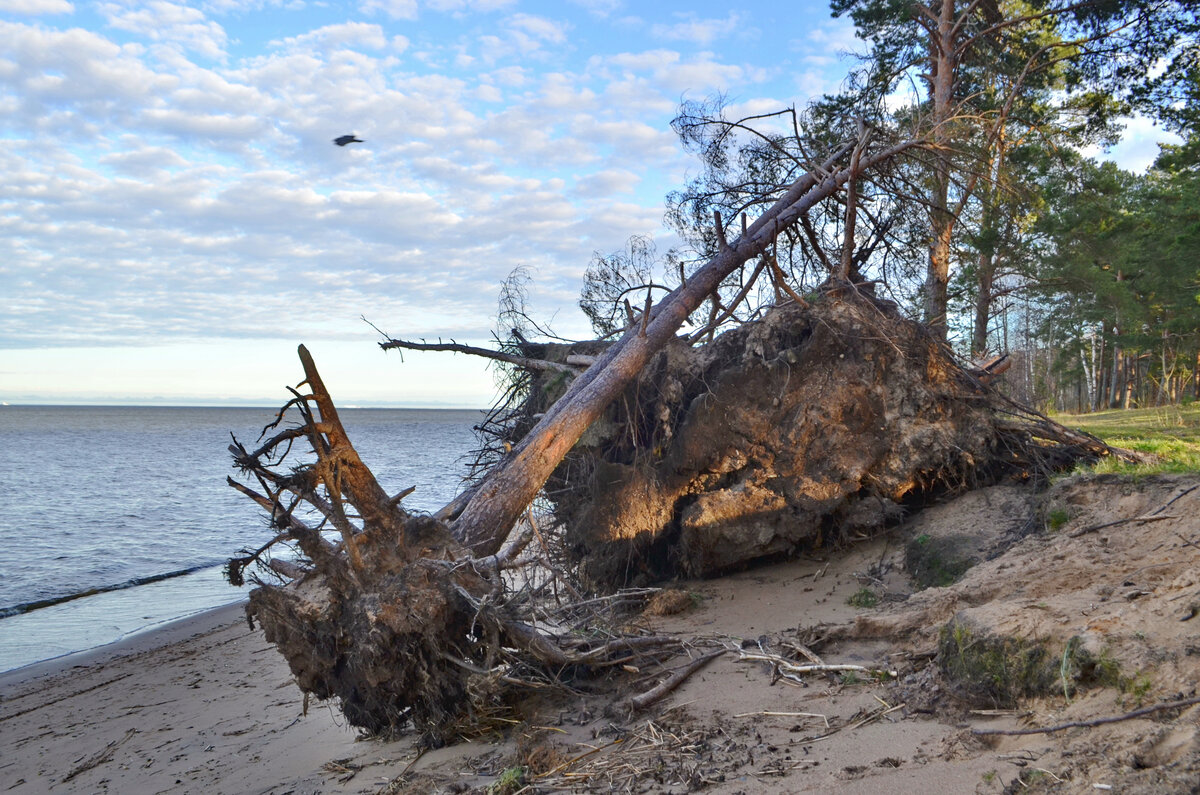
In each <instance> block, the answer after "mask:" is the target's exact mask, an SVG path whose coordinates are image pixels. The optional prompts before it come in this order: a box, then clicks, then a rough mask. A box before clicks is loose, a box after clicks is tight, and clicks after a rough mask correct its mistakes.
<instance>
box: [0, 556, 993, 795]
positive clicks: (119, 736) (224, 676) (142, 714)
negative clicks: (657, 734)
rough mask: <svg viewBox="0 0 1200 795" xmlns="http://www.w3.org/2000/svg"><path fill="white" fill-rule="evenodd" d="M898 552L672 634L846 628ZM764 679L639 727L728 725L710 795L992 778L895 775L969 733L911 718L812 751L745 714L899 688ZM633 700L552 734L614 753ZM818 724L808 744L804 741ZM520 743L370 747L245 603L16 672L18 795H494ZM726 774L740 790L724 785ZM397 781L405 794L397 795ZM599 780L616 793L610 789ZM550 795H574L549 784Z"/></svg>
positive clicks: (683, 729)
mask: <svg viewBox="0 0 1200 795" xmlns="http://www.w3.org/2000/svg"><path fill="white" fill-rule="evenodd" d="M883 549H884V547H881V546H880V545H878V544H875V545H868V546H864V547H862V548H861V549H860V550H858V551H856V552H854V553H853V554H851V555H849V556H847V557H846V558H844V559H842V560H841V561H840V562H839V564H838V565H837V566H836V567H830V566H829V565H827V564H825V563H822V562H821V561H815V560H807V561H793V562H790V563H787V564H782V565H777V566H771V567H767V568H764V569H759V570H755V571H751V572H746V573H744V574H740V575H735V576H731V577H726V578H722V579H720V580H713V581H708V582H703V583H695V584H694V586H695V588H696V589H697V590H696V591H694V592H695V593H702V594H703V599H704V602H705V604H706V606H705V607H703V608H701V609H699V610H695V611H691V612H689V613H688V614H686V615H681V616H668V617H664V618H661V619H660V620H661V621H662V622H663V623H664V624H665V625H666V626H668V627H669V629H671V630H672V631H679V632H682V633H686V634H691V635H713V634H714V633H715V634H718V635H723V634H726V633H730V632H733V631H735V630H736V631H737V632H738V633H740V634H747V633H748V634H751V635H757V634H759V633H764V634H765V633H771V632H778V631H781V630H786V629H787V628H788V627H794V626H795V625H796V623H797V621H798V620H799V619H800V618H801V616H802V615H803V616H806V617H807V619H809V620H811V619H821V620H830V621H836V620H845V619H848V618H850V617H852V616H853V614H854V613H855V609H854V608H853V607H850V606H849V605H848V604H847V601H846V600H847V597H848V596H849V595H850V594H852V593H853V592H854V590H856V589H857V588H859V587H860V586H859V584H858V581H857V580H856V579H855V578H854V577H853V576H851V575H850V574H849V572H850V571H851V570H853V569H854V568H856V567H858V568H861V567H863V566H865V565H868V564H869V563H870V562H871V559H872V558H874V557H877V556H878V555H879V554H880V552H881V551H882V550H883ZM798 584H799V585H798ZM872 651H878V650H877V649H866V648H859V649H858V650H857V652H855V653H851V654H850V657H852V658H853V659H852V660H851V659H847V660H846V661H853V662H860V663H870V662H871V660H870V659H868V656H869V655H870V653H871V652H872ZM864 655H868V656H864ZM760 667H761V666H758V665H753V664H747V663H745V662H738V661H737V660H736V658H735V657H734V656H733V655H727V656H726V657H725V658H722V659H719V660H717V661H715V662H714V663H712V664H711V665H710V666H708V667H707V668H706V669H705V670H704V671H703V672H702V673H700V674H698V675H697V676H696V677H694V678H693V679H692V680H691V681H689V682H688V683H685V685H684V686H683V687H682V688H681V689H680V690H679V691H678V693H677V694H675V695H674V696H673V697H672V698H671V699H669V700H668V701H666V702H664V704H663V705H662V706H663V707H664V708H665V714H663V715H661V716H660V715H654V713H650V714H643V715H640V716H635V717H633V718H631V719H630V720H629V721H628V722H627V724H625V725H624V726H623V728H622V731H624V730H629V731H631V732H633V733H635V734H636V733H637V732H638V731H640V730H644V729H645V727H646V726H647V725H653V726H654V727H655V730H658V729H663V730H665V731H668V732H672V733H674V734H675V735H678V736H687V735H688V734H689V733H693V732H696V731H706V732H707V731H708V730H709V728H710V727H711V726H712V725H714V724H723V725H724V728H723V729H722V731H723V732H725V733H726V734H728V736H729V737H730V738H731V741H730V742H729V743H728V744H727V751H728V753H719V754H716V755H715V756H713V757H712V758H710V759H707V760H705V761H704V764H705V765H706V767H707V769H708V770H709V773H710V774H711V775H709V776H708V778H710V779H712V781H711V783H708V784H706V785H705V786H704V789H705V791H708V792H728V793H736V792H793V791H799V790H810V791H822V790H823V789H824V788H827V787H829V786H831V785H832V786H837V788H838V790H839V791H841V792H873V791H881V790H878V789H876V788H877V787H878V786H879V785H880V781H879V779H878V777H876V776H870V777H869V779H870V780H867V781H854V780H853V779H855V778H863V776H862V775H861V774H858V773H855V771H857V770H858V768H859V767H864V768H865V767H868V766H869V767H870V768H872V769H869V770H868V771H867V772H868V773H870V772H873V771H879V772H881V773H884V772H886V773H887V774H889V775H888V776H887V778H888V781H889V782H890V784H889V786H891V787H899V789H891V790H889V791H904V789H905V788H907V787H910V786H915V784H914V781H915V780H916V779H915V778H914V777H920V778H921V780H922V781H923V784H922V787H923V788H924V789H926V790H927V791H928V792H930V793H936V792H947V793H949V792H956V791H961V790H960V787H961V785H962V784H963V778H962V777H963V776H965V775H969V776H972V777H974V778H976V779H977V778H978V776H979V775H980V774H981V773H982V772H983V771H984V769H985V768H984V767H983V766H980V765H984V764H985V763H980V765H975V766H969V765H968V766H964V765H962V764H958V763H956V764H952V765H938V764H923V765H921V766H920V767H919V768H918V767H915V766H913V765H911V764H910V765H906V766H905V768H906V769H904V770H898V769H895V768H891V767H887V765H889V764H890V761H884V762H883V763H882V766H881V764H880V760H892V759H897V760H898V759H900V758H904V759H908V758H910V757H912V756H913V755H914V754H916V755H918V756H919V755H922V754H924V755H926V756H930V757H931V761H933V759H935V758H936V757H937V756H938V753H937V751H938V749H939V748H940V747H941V745H943V744H944V743H945V738H946V736H947V735H948V734H955V733H958V732H957V730H955V729H954V728H953V727H949V726H944V725H942V724H939V723H937V722H933V721H921V722H916V723H914V722H912V721H899V720H898V719H899V718H901V717H902V716H901V715H899V714H897V715H894V716H889V717H888V718H886V719H884V720H881V721H879V722H878V723H877V724H876V725H874V726H867V727H864V729H863V730H861V731H857V732H854V733H853V734H850V733H847V734H846V735H843V736H842V737H840V738H839V740H838V741H837V742H825V743H821V746H822V747H820V748H816V749H815V750H814V749H812V748H810V749H809V750H807V751H805V750H801V746H800V745H799V741H800V740H801V739H803V738H804V737H805V736H806V735H811V734H821V733H823V732H822V730H821V726H822V725H823V724H822V723H820V722H817V723H813V722H811V721H802V720H797V719H794V718H776V717H764V716H756V715H748V716H745V717H738V718H734V717H732V716H734V715H741V714H743V713H754V712H759V711H777V712H778V711H785V712H786V711H802V712H814V713H822V714H827V715H829V717H830V718H831V719H832V720H834V721H835V724H836V722H843V723H844V722H846V721H848V720H850V719H852V718H853V717H854V716H856V715H859V714H865V712H870V711H872V710H875V711H877V709H878V707H879V702H878V701H877V700H876V699H875V695H874V694H876V693H877V694H884V691H883V690H882V689H878V690H877V689H876V688H874V687H861V686H859V687H850V688H845V687H842V686H840V685H833V686H830V685H829V684H828V683H824V684H822V683H821V682H820V681H818V682H817V683H816V685H815V686H814V687H812V688H804V689H796V688H789V687H784V686H782V685H773V684H772V682H771V681H770V676H769V673H767V672H764V671H763V670H759V668H760ZM617 695H618V694H615V693H614V694H607V693H604V692H600V693H599V694H593V695H592V696H590V697H581V698H580V699H578V700H576V701H573V702H572V701H568V702H567V703H565V704H563V703H559V704H557V705H554V706H552V707H551V708H550V709H549V710H548V712H547V714H545V715H544V719H542V720H539V721H536V723H538V724H541V725H545V726H547V727H548V730H547V732H548V733H549V737H550V738H551V739H552V740H553V741H554V742H555V743H556V746H557V747H558V748H561V749H569V752H570V753H577V752H579V751H586V750H587V749H589V748H599V747H606V746H609V745H610V744H611V743H612V740H613V737H614V734H613V732H614V731H615V730H616V725H615V724H614V721H613V719H612V718H611V717H608V716H605V715H604V707H605V706H606V705H607V703H609V702H610V701H612V700H615V698H616V697H617ZM651 719H653V721H654V722H653V724H647V721H649V720H651ZM618 722H619V721H618ZM801 723H803V724H804V727H803V728H804V731H802V732H798V731H797V727H798V726H799V725H800V724H801ZM810 730H811V731H810ZM518 733H519V732H514V733H510V734H507V735H503V734H495V735H492V736H490V737H486V738H484V739H480V740H475V741H470V742H466V741H464V742H461V743H457V744H454V745H451V746H449V747H446V748H442V749H438V750H435V751H429V752H427V753H425V754H423V755H421V754H419V753H418V750H417V746H416V742H415V738H414V737H407V738H401V739H399V740H395V741H381V740H378V739H366V738H360V737H359V733H358V732H357V731H356V730H354V729H353V728H351V727H348V726H346V725H345V721H344V720H343V719H342V716H341V715H340V713H338V712H337V711H336V710H335V709H333V708H332V706H331V705H330V704H327V703H318V702H317V701H316V700H315V699H314V700H313V701H312V702H311V703H310V705H309V708H308V710H307V714H305V708H304V698H303V696H302V694H301V693H300V691H299V690H298V689H297V688H296V686H295V684H294V683H293V680H292V677H291V675H290V673H289V671H288V669H287V666H286V664H285V662H284V660H283V658H282V657H281V656H280V655H279V654H278V653H277V652H276V651H275V649H274V648H273V647H272V646H271V645H270V644H269V643H267V642H266V640H265V639H264V638H263V636H262V633H261V631H260V630H251V629H250V628H249V626H248V625H247V623H246V621H245V618H244V616H243V612H242V607H241V605H234V606H230V607H226V608H221V609H218V610H214V611H211V612H208V613H204V614H201V615H199V616H196V617H193V618H190V619H187V620H184V621H181V622H178V623H176V624H173V625H170V626H169V627H167V628H164V629H161V630H158V631H154V632H149V633H145V634H143V635H140V636H136V637H134V638H132V639H130V640H127V641H124V642H121V643H117V644H113V645H111V646H107V647H103V648H101V649H98V650H94V651H91V652H86V653H82V654H78V655H72V656H70V657H66V658H62V659H59V660H53V661H50V662H46V663H40V664H38V665H33V666H29V667H27V668H22V669H18V670H16V671H12V672H9V673H6V674H3V675H0V792H10V791H11V792H16V793H26V792H55V793H108V792H112V793H160V792H161V793H166V792H170V793H206V795H213V794H214V793H281V794H282V793H295V795H301V794H302V793H366V792H380V791H391V792H406V793H425V792H465V791H473V792H480V793H482V792H486V791H487V789H486V788H487V787H488V785H489V784H492V783H493V782H495V781H496V780H497V777H498V776H499V775H500V774H501V773H502V772H503V770H504V769H506V768H507V767H510V766H512V764H513V763H514V759H515V758H516V756H515V755H516V754H517V746H518V744H519V741H520V738H519V737H518V736H516V735H517V734H518ZM543 734H545V733H543ZM768 748H769V749H771V750H768ZM790 749H794V750H795V754H792V753H789V750H790ZM609 758H610V759H612V758H615V757H614V756H613V755H612V754H609ZM774 758H777V761H778V762H779V763H783V762H786V763H787V766H790V765H795V766H796V767H795V769H794V770H793V771H791V772H790V774H789V775H786V776H783V777H780V776H778V775H776V774H770V773H768V774H767V775H765V776H764V775H760V776H756V775H755V773H756V771H758V770H759V769H761V768H762V767H763V765H764V764H767V763H768V762H769V761H770V760H771V759H774ZM977 766H978V767H980V769H979V770H978V771H977V770H974V767H977ZM847 769H848V770H850V771H851V772H852V773H855V775H849V774H847V773H845V772H844V771H845V770H847ZM402 774H405V775H404V776H403V778H401V776H402ZM722 777H724V778H726V779H727V780H726V781H725V782H720V781H716V779H717V778H722ZM397 779H400V781H403V782H404V785H403V786H400V785H399V783H397V784H394V785H392V788H391V789H390V790H389V789H388V785H389V783H390V782H392V781H394V780H397ZM558 783H559V784H561V782H558ZM592 783H593V784H595V785H597V786H599V785H600V781H599V779H597V780H596V781H594V782H592ZM663 784H664V786H662V787H659V786H657V785H655V784H654V783H653V782H652V781H651V783H650V784H649V785H648V786H649V787H650V789H649V790H643V791H651V792H658V791H674V792H684V791H689V789H688V788H686V787H679V786H675V787H672V786H669V785H667V782H663ZM603 789H604V791H607V787H604V788H603ZM534 791H537V792H554V791H562V790H561V789H559V788H558V787H557V786H555V785H554V784H553V783H552V782H544V783H541V784H540V785H539V788H538V789H537V790H534Z"/></svg>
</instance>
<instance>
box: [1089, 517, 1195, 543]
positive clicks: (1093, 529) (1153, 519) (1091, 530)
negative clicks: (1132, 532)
mask: <svg viewBox="0 0 1200 795" xmlns="http://www.w3.org/2000/svg"><path fill="white" fill-rule="evenodd" d="M1178 518H1179V517H1178V516H1175V515H1170V516H1135V517H1133V518H1132V519H1117V520H1116V521H1112V522H1105V523H1104V524H1094V525H1089V526H1088V527H1084V528H1082V529H1080V530H1076V531H1075V532H1073V533H1071V535H1070V537H1071V538H1079V537H1080V536H1083V535H1087V534H1088V533H1094V532H1096V531H1097V530H1105V529H1107V528H1109V527H1116V526H1117V525H1122V524H1145V523H1146V522H1161V521H1163V520H1164V519H1178Z"/></svg>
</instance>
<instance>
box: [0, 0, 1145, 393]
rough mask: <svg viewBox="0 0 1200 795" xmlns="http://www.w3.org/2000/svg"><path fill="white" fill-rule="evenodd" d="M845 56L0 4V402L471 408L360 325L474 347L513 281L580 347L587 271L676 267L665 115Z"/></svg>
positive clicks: (830, 36) (431, 9)
mask: <svg viewBox="0 0 1200 795" xmlns="http://www.w3.org/2000/svg"><path fill="white" fill-rule="evenodd" d="M651 5H653V8H654V10H649V9H650V7H651ZM855 46H856V42H855V39H854V36H853V32H852V30H851V29H850V27H849V25H848V24H847V23H846V22H844V21H842V20H835V19H832V18H831V17H830V15H829V11H828V5H827V3H826V2H825V0H798V1H797V2H792V3H786V4H784V3H778V2H775V1H774V0H747V1H746V2H735V3H733V4H729V3H724V2H722V3H712V2H695V1H694V0H692V1H690V2H676V1H675V0H661V1H660V2H658V3H654V4H650V3H646V2H626V1H625V0H570V1H569V2H568V1H567V0H558V1H557V2H522V0H364V1H363V2H360V3H335V2H305V1H304V0H293V1H292V2H287V1H286V0H285V2H272V1H271V0H264V1H262V2H258V1H256V0H212V2H207V3H198V4H196V3H193V4H176V3H172V2H166V0H154V1H153V2H148V3H142V2H128V1H127V0H112V2H99V3H89V2H72V1H71V0H0V172H2V173H3V175H4V176H3V179H0V227H2V231H0V400H4V401H7V402H10V403H19V402H63V403H77V402H147V401H156V400H160V401H163V402H168V403H205V402H220V401H253V402H258V403H265V404H270V403H277V402H279V401H280V399H281V398H283V397H285V396H286V395H285V391H284V389H283V387H284V385H285V384H287V383H295V382H296V381H298V380H299V377H300V376H299V375H298V374H299V365H298V363H297V361H296V358H295V355H294V350H295V346H296V345H297V343H300V342H303V343H306V344H307V345H308V346H309V348H310V349H311V350H312V351H313V353H314V355H315V357H316V360H317V364H318V366H320V367H321V369H322V371H323V374H324V377H325V380H326V382H327V383H328V384H329V386H330V388H331V391H332V392H333V394H334V397H335V398H336V399H338V400H339V401H340V402H342V403H344V404H346V405H350V404H355V403H359V404H364V405H421V406H439V405H440V406H483V405H486V404H487V403H488V402H490V397H491V393H492V381H491V376H490V374H489V373H488V372H487V371H486V369H485V368H484V366H483V365H482V364H481V363H480V362H479V361H478V360H473V359H470V358H467V357H462V356H457V357H451V356H449V355H448V354H438V355H411V354H406V355H405V358H404V361H403V362H401V360H400V357H399V356H398V355H397V354H395V353H391V354H386V355H385V354H384V353H382V352H381V351H379V349H378V348H377V347H376V346H375V344H374V343H375V341H376V340H377V335H376V333H375V332H374V331H373V330H372V329H371V328H370V327H369V326H367V325H366V324H365V323H364V322H363V321H362V320H361V319H360V318H361V317H362V316H365V317H366V318H368V319H369V320H371V321H372V322H373V323H375V324H376V325H378V326H379V327H381V328H382V329H384V330H386V331H387V332H388V333H389V334H391V335H394V336H406V337H412V338H415V337H425V338H431V339H436V338H438V337H442V338H454V339H457V340H459V341H466V342H473V343H476V344H486V342H487V340H488V338H489V333H490V331H489V330H490V328H491V327H492V324H493V322H494V317H495V314H496V295H497V290H498V287H499V285H500V283H501V281H502V280H503V279H504V278H505V276H506V275H507V274H509V273H510V272H511V271H512V270H513V268H515V267H517V266H524V267H526V268H528V269H529V270H530V271H531V273H532V274H533V277H534V282H533V285H532V307H531V308H532V309H533V311H534V313H535V314H537V315H539V316H541V317H543V318H551V317H552V318H553V325H554V327H555V329H556V330H557V331H558V332H559V333H560V334H563V335H565V336H582V335H584V334H586V324H585V322H584V320H583V317H582V315H581V314H580V313H579V312H578V310H577V309H576V308H575V301H576V299H577V296H578V292H579V287H580V281H581V277H582V273H583V270H584V269H585V268H586V266H587V264H588V260H589V258H590V257H591V255H592V254H593V252H595V251H601V252H610V251H614V250H617V249H620V248H621V247H622V246H623V244H624V242H625V241H626V239H627V238H628V237H629V236H630V235H635V234H638V235H647V234H648V235H653V236H655V238H656V239H658V240H660V241H662V242H663V244H664V247H665V245H666V244H668V243H669V240H668V239H667V238H666V234H665V232H664V230H663V229H662V214H663V197H664V195H665V194H666V193H667V191H669V190H670V189H672V188H674V187H678V186H679V185H681V184H682V183H683V182H684V180H685V179H686V178H687V176H688V174H689V173H690V172H693V171H694V170H695V167H696V166H695V163H694V161H692V160H691V159H690V158H689V156H687V155H686V154H684V153H683V152H682V151H681V150H680V148H679V146H678V144H677V142H676V139H675V137H674V135H673V134H672V133H671V131H670V128H669V123H670V120H671V118H672V116H673V115H674V112H675V110H676V108H677V106H678V103H679V101H680V100H681V99H682V98H703V97H706V96H708V95H711V94H713V93H714V92H724V93H727V94H728V95H729V97H730V99H731V100H732V101H733V102H734V103H735V104H737V105H739V106H740V107H742V108H744V109H746V110H749V111H755V110H765V109H775V108H777V107H779V106H780V105H784V104H791V103H796V104H803V103H804V102H805V101H806V100H807V99H808V98H809V97H810V96H812V95H814V94H816V93H819V92H821V91H823V90H831V89H833V88H835V87H836V86H837V85H838V84H839V83H840V81H841V79H842V77H843V76H844V74H845V72H846V69H847V66H848V61H847V60H846V56H844V55H841V54H842V53H845V52H847V51H849V50H852V49H854V48H855ZM346 133H355V134H357V135H358V136H359V137H360V138H363V139H364V140H365V143H361V144H352V145H350V146H347V147H345V148H339V147H337V146H334V145H333V144H332V143H331V139H333V138H335V137H337V136H339V135H342V134H346ZM1144 133H1145V134H1144V135H1139V136H1138V137H1136V138H1134V139H1131V140H1130V142H1129V143H1128V144H1127V145H1126V146H1125V147H1124V148H1122V149H1120V150H1118V152H1116V153H1115V157H1116V158H1117V159H1118V162H1122V163H1123V164H1124V165H1126V166H1133V167H1142V166H1144V165H1145V163H1146V162H1148V160H1149V159H1152V158H1153V155H1154V153H1155V148H1154V146H1153V139H1154V134H1155V131H1154V130H1149V129H1148V130H1145V131H1144Z"/></svg>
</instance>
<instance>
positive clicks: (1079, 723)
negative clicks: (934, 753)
mask: <svg viewBox="0 0 1200 795" xmlns="http://www.w3.org/2000/svg"><path fill="white" fill-rule="evenodd" d="M1193 704H1200V696H1196V697H1195V698H1185V699H1183V700H1182V701H1168V702H1166V703H1163V704H1155V705H1153V706H1150V707H1142V708H1141V709H1135V710H1134V711H1133V712H1126V713H1125V714H1124V715H1112V716H1109V717H1105V718H1096V719H1095V720H1073V721H1070V722H1069V723H1059V724H1058V725H1056V726H1047V727H1046V728H1044V729H971V734H975V735H979V736H985V735H1000V734H1002V735H1005V736H1008V737H1019V736H1023V735H1026V734H1053V733H1054V732H1060V731H1063V730H1065V729H1088V728H1092V727H1094V726H1103V725H1105V724H1107V723H1120V722H1121V721H1126V720H1133V719H1135V718H1140V717H1142V716H1144V715H1152V714H1154V713H1155V712H1163V711H1164V710H1168V709H1179V708H1180V707H1190V706H1192V705H1193Z"/></svg>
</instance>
